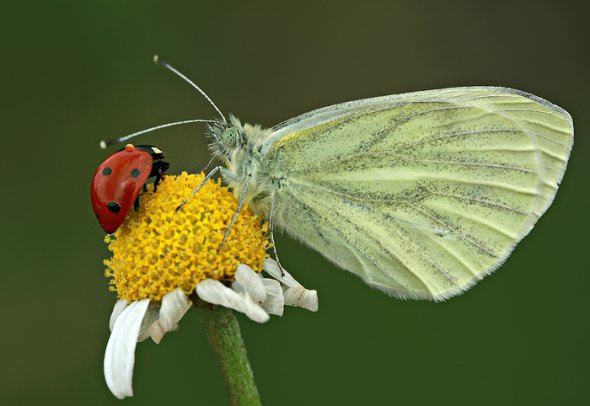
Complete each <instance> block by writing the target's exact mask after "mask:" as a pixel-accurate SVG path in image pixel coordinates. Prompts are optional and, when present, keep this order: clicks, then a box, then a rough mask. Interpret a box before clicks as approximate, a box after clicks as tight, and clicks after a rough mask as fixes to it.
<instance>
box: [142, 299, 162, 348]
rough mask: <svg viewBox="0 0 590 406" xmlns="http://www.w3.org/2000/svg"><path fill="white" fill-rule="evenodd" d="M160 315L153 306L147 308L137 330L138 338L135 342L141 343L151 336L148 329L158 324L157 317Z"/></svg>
mask: <svg viewBox="0 0 590 406" xmlns="http://www.w3.org/2000/svg"><path fill="white" fill-rule="evenodd" d="M159 316H160V313H159V312H158V309H157V308H154V307H153V306H149V307H148V309H147V311H146V313H145V316H143V320H142V322H141V327H140V328H139V336H138V337H137V342H141V341H143V340H145V339H146V338H148V337H149V336H151V333H150V328H151V326H152V325H154V324H155V323H157V322H158V317H159Z"/></svg>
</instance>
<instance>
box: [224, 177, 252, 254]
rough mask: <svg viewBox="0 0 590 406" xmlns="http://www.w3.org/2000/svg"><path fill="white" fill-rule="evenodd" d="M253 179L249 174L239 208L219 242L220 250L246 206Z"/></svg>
mask: <svg viewBox="0 0 590 406" xmlns="http://www.w3.org/2000/svg"><path fill="white" fill-rule="evenodd" d="M251 180H252V175H248V178H247V179H246V182H244V189H242V193H240V200H239V201H238V208H237V210H236V212H235V213H234V216H233V217H232V219H231V222H230V223H229V226H228V227H227V230H226V231H225V235H224V236H223V240H221V244H219V248H217V249H218V250H220V249H221V247H223V244H225V240H227V236H228V235H229V232H230V231H231V229H232V227H233V226H234V223H235V222H236V220H237V219H238V215H239V214H240V212H241V211H242V207H243V206H244V200H246V193H247V192H248V185H249V184H250V181H251Z"/></svg>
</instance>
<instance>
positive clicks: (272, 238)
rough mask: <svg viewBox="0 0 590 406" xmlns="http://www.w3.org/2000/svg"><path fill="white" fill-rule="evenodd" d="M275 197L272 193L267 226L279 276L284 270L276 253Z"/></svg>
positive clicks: (282, 274)
mask: <svg viewBox="0 0 590 406" xmlns="http://www.w3.org/2000/svg"><path fill="white" fill-rule="evenodd" d="M276 199H277V195H276V194H273V195H272V200H271V203H270V215H269V219H268V223H269V224H268V226H269V228H270V243H271V244H272V250H273V252H274V254H275V260H276V261H277V264H279V269H280V270H281V276H285V271H284V270H283V265H281V261H279V254H278V253H277V245H276V244H275V235H274V218H275V207H276Z"/></svg>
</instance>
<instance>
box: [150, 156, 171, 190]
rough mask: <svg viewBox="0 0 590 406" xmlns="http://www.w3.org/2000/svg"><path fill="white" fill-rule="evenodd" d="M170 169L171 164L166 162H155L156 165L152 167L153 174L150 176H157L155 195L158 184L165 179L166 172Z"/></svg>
mask: <svg viewBox="0 0 590 406" xmlns="http://www.w3.org/2000/svg"><path fill="white" fill-rule="evenodd" d="M168 168H170V164H169V163H168V162H166V161H155V162H154V165H153V166H152V172H151V173H150V176H155V177H156V180H155V181H154V193H156V191H157V190H158V184H159V183H160V181H161V180H162V179H163V178H164V172H165V171H166V170H167V169H168Z"/></svg>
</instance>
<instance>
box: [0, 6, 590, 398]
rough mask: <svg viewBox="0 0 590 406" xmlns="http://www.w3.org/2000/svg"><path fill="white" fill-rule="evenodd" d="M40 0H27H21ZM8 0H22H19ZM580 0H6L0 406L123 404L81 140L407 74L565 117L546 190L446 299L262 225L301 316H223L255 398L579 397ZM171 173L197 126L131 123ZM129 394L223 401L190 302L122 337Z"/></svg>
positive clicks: (583, 40) (354, 89)
mask: <svg viewBox="0 0 590 406" xmlns="http://www.w3.org/2000/svg"><path fill="white" fill-rule="evenodd" d="M35 3H37V4H35ZM17 4H18V5H17ZM582 4H583V2H577V3H568V2H556V1H529V2H518V1H512V2H506V3H504V2H489V1H458V2H457V1H446V2H442V1H434V0H432V1H413V2H410V1H387V2H386V1H383V2H370V1H365V2H358V1H357V2H345V1H331V2H328V1H325V2H304V1H298V2H291V3H279V2H276V1H274V2H259V1H248V2H234V3H231V2H197V1H192V2H189V1H124V2H123V1H117V2H115V1H101V2H98V1H94V2H90V1H85V2H73V1H52V2H20V3H16V2H12V3H11V4H10V5H9V4H4V6H3V11H2V24H0V34H1V36H0V37H1V39H0V42H1V45H2V64H1V67H0V70H1V75H0V77H1V80H2V97H1V98H0V100H1V101H0V103H2V106H1V110H0V111H1V112H2V120H1V124H0V125H1V126H2V130H1V137H2V152H3V154H2V155H3V157H2V160H1V161H0V168H1V171H0V173H1V175H0V176H1V177H2V181H1V185H2V190H1V192H0V193H2V196H3V197H2V199H1V200H0V213H2V217H1V218H2V226H1V227H0V230H1V231H0V233H1V234H0V239H1V240H0V243H1V245H0V247H1V248H0V249H1V254H2V255H1V258H2V262H3V265H2V270H1V272H2V283H1V284H0V293H1V296H0V297H2V302H3V306H2V312H3V320H4V321H3V323H2V327H1V336H0V337H1V345H0V351H1V352H0V356H1V358H0V361H1V367H0V374H1V375H0V403H1V404H3V405H13V404H14V405H19V404H22V405H29V404H60V405H78V404H85V405H108V404H121V402H120V401H118V400H117V399H115V398H114V397H113V396H112V395H111V393H110V392H109V391H108V389H107V387H106V384H105V383H104V379H103V375H102V357H103V353H104V349H105V346H106V342H107V339H108V336H109V331H108V319H109V315H110V312H111V309H112V305H113V304H114V301H115V297H114V295H113V294H112V293H110V292H109V291H108V290H107V280H106V279H105V278H104V276H103V265H102V260H103V258H105V256H106V255H107V251H106V248H105V245H104V244H103V243H102V240H103V232H102V231H101V229H100V227H99V225H98V223H97V222H96V220H95V218H94V215H93V213H92V210H91V206H90V201H89V183H90V179H91V177H92V174H93V171H94V170H95V168H96V166H97V165H98V164H99V163H100V162H101V161H102V160H103V159H104V158H105V156H106V153H105V152H104V151H101V150H100V149H99V148H98V141H99V140H100V139H103V138H109V137H113V136H117V135H122V134H125V133H127V132H131V131H135V130H138V129H142V128H145V127H149V126H152V125H156V124H161V123H165V122H169V121H174V120H178V119H185V118H211V117H214V116H215V114H214V111H213V110H212V109H211V108H210V106H208V105H207V103H206V102H205V100H204V99H203V98H202V97H200V96H199V95H198V94H196V92H194V91H193V90H192V89H191V88H190V87H188V86H187V85H185V84H184V83H182V82H181V81H180V80H178V79H177V78H176V77H174V76H173V75H171V74H170V73H168V72H166V71H164V70H163V69H161V68H159V67H157V66H154V65H153V64H152V63H151V58H152V55H153V54H154V53H159V54H160V55H162V56H163V57H165V58H166V59H167V60H168V61H169V62H171V63H172V64H173V65H175V66H176V67H178V68H179V69H180V70H181V71H182V72H184V73H185V74H187V75H188V76H189V77H191V78H193V79H194V80H195V81H196V82H198V83H199V85H201V86H202V87H203V88H204V89H205V90H206V91H207V92H208V93H209V94H210V96H211V97H212V98H213V99H214V100H215V102H216V103H217V104H218V105H219V106H220V108H221V109H222V110H223V111H224V112H232V113H235V114H236V115H238V117H241V118H242V119H243V120H244V121H249V122H255V123H260V124H262V125H265V126H271V125H273V124H276V123H278V122H280V121H282V120H284V119H287V118H290V117H293V116H295V115H297V114H300V113H303V112H306V111H308V110H310V109H313V108H316V107H322V106H326V105H329V104H333V103H338V102H343V101H348V100H353V99H357V98H363V97H371V96H379V95H385V94H391V93H401V92H405V91H414V90H423V89H431V88H439V87H449V86H461V85H502V86H510V87H515V88H519V89H522V90H526V91H529V92H532V93H534V94H537V95H539V96H541V97H544V98H546V99H548V100H550V101H552V102H554V103H556V104H558V105H560V106H562V107H564V108H565V109H567V110H568V111H569V112H570V113H571V114H572V116H573V117H574V124H575V127H576V137H577V138H576V142H575V145H574V150H573V155H572V158H571V161H570V164H569V168H568V171H567V172H566V175H565V178H564V181H563V183H562V186H561V188H560V191H559V193H558V194H557V198H556V200H555V202H554V204H553V206H552V207H551V208H550V209H549V210H548V212H547V213H546V215H545V216H544V217H543V218H542V219H541V220H540V221H539V223H538V224H537V226H536V228H535V230H534V231H533V232H532V233H531V235H530V236H529V237H527V238H526V239H525V240H524V241H523V242H522V243H521V244H520V245H519V247H518V248H517V249H516V251H515V252H514V254H513V255H512V257H511V258H510V259H509V260H508V262H507V263H506V264H505V265H504V266H503V267H502V268H501V269H500V270H499V271H498V272H497V273H495V274H494V275H492V276H490V277H488V278H486V280H484V281H483V282H481V283H480V284H478V285H477V286H476V287H475V288H474V289H472V290H470V291H469V292H467V293H465V294H464V295H462V296H460V297H457V298H454V299H452V300H450V301H448V302H445V303H439V304H434V303H426V302H402V301H399V300H395V299H391V298H389V297H387V296H385V295H383V294H381V293H380V292H377V291H374V290H371V289H370V288H368V287H367V286H365V285H364V284H363V283H362V282H361V281H360V280H358V279H357V278H356V277H354V276H352V275H350V274H347V273H345V272H342V271H340V270H337V269H335V268H334V267H333V266H332V265H330V264H328V263H327V262H326V261H325V260H324V259H322V258H321V257H320V256H319V255H318V254H317V253H315V252H313V251H312V250H310V249H308V248H304V247H302V246H301V245H300V244H298V243H296V242H294V241H292V240H290V239H289V238H288V237H286V236H279V237H278V246H279V249H280V252H281V259H282V262H283V263H284V265H285V267H286V268H287V269H288V270H289V271H290V272H291V273H293V274H294V275H296V277H297V278H298V279H299V280H300V281H301V282H302V283H303V284H304V285H305V286H307V287H309V288H315V289H317V290H318V292H319V295H320V311H319V312H318V313H316V314H314V313H310V312H307V311H304V310H301V309H294V308H288V309H287V310H286V314H285V316H284V317H283V318H273V319H271V321H270V322H269V323H267V324H265V325H257V324H255V323H253V322H250V321H249V320H247V319H245V318H243V317H240V320H241V322H242V323H241V325H242V329H243V334H244V338H245V340H246V344H247V346H248V351H249V355H250V359H251V362H252V366H253V368H254V372H255V376H256V378H257V383H258V385H259V389H260V392H261V396H262V399H263V403H265V404H266V405H301V404H306V405H307V404H309V405H324V404H341V405H356V404H399V405H426V404H440V405H474V404H475V405H498V404H502V405H524V404H526V405H555V404H568V405H573V404H588V389H587V384H588V378H589V374H588V365H587V364H588V362H589V361H590V353H589V345H588V343H589V342H590V328H589V318H588V310H589V306H588V284H589V282H590V272H588V271H589V266H588V263H587V262H588V261H587V255H586V253H587V252H588V242H589V241H588V236H587V230H588V229H589V228H590V224H589V217H588V198H589V193H588V182H589V181H588V175H589V166H590V165H589V158H588V156H589V154H590V148H589V142H588V137H587V133H588V131H589V130H590V128H589V127H590V114H589V113H588V107H589V103H588V95H589V94H590V87H589V81H588V66H589V62H590V57H589V52H588V42H587V38H588V37H589V30H588V28H587V27H588V23H587V16H588V11H587V10H586V9H585V8H584V7H583V6H582ZM142 141H144V143H155V144H157V145H158V146H160V147H161V148H162V149H164V150H165V151H166V152H167V156H168V158H169V161H170V162H172V164H173V167H172V168H171V171H170V172H172V173H175V172H179V171H181V170H183V169H188V170H191V171H199V170H200V169H201V168H202V167H204V165H205V164H206V163H207V161H208V151H207V146H206V143H205V140H204V138H203V127H200V126H192V127H191V126H185V127H182V128H176V129H170V130H164V131H161V132H159V133H158V134H153V135H150V136H146V137H144V138H143V139H142ZM134 389H135V397H133V398H131V399H128V400H125V401H124V402H125V403H126V404H129V405H151V404H160V403H161V402H164V401H169V402H174V403H180V402H182V403H183V404H199V405H217V404H219V405H223V404H227V402H228V398H227V395H226V394H225V389H224V385H223V380H222V376H221V374H220V372H219V370H218V367H217V365H216V363H215V360H214V358H213V355H212V352H211V350H210V348H209V346H208V343H207V341H206V336H205V334H204V331H203V329H202V328H201V326H200V325H199V323H198V321H197V318H196V317H195V315H194V314H189V315H188V316H187V317H186V318H185V319H183V320H182V323H181V328H180V330H179V331H178V332H176V333H173V334H170V335H168V336H166V338H165V339H164V341H163V342H162V344H160V345H155V344H153V343H152V342H151V341H150V342H145V343H141V344H140V345H138V351H137V361H136V366H135V378H134Z"/></svg>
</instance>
